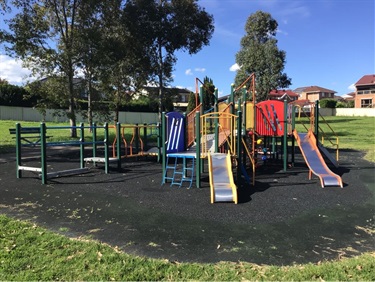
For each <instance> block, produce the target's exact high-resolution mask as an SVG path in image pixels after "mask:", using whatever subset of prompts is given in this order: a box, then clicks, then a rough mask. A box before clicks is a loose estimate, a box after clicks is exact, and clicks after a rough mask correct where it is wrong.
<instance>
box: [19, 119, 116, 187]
mask: <svg viewBox="0 0 375 282" xmlns="http://www.w3.org/2000/svg"><path fill="white" fill-rule="evenodd" d="M27 129H28V128H27V127H22V126H21V124H19V123H17V124H16V128H15V134H16V136H15V139H16V172H17V178H21V177H22V172H23V171H32V172H39V173H40V174H39V177H40V178H41V180H42V184H47V180H48V179H51V178H55V177H61V176H67V175H75V174H82V173H85V172H87V171H88V167H85V162H87V161H89V160H90V159H91V160H95V159H96V158H97V146H98V145H102V146H103V147H104V154H105V156H104V158H103V159H104V160H105V172H106V173H108V171H109V162H110V161H114V160H113V159H110V158H109V154H108V125H107V124H105V125H104V126H96V125H93V126H91V127H87V126H86V127H85V126H84V125H83V124H81V125H80V126H73V127H72V126H48V127H47V126H46V124H45V123H41V124H40V127H39V129H38V131H36V130H35V129H36V128H34V137H37V138H38V140H37V141H34V142H33V143H32V144H31V143H30V142H28V141H27V137H25V136H24V135H23V134H24V132H25V131H26V132H27ZM62 129H69V130H71V129H75V130H79V132H80V139H79V140H78V141H74V140H73V141H58V142H47V135H46V132H47V130H62ZM85 129H91V130H92V141H85V135H84V131H85ZM98 129H103V130H104V140H97V135H96V134H97V130H98ZM35 134H38V135H37V136H36V135H35ZM25 139H26V140H25ZM36 145H38V146H40V167H32V166H25V165H23V163H24V160H23V159H22V147H28V146H36ZM88 145H90V146H92V155H93V156H92V157H91V158H88V159H85V158H84V153H83V152H84V150H85V146H88ZM57 146H59V147H68V146H78V147H79V151H80V162H79V168H74V169H69V170H62V171H54V172H48V170H47V148H48V147H57Z"/></svg>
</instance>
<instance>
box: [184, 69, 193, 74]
mask: <svg viewBox="0 0 375 282" xmlns="http://www.w3.org/2000/svg"><path fill="white" fill-rule="evenodd" d="M185 74H186V75H193V72H192V71H191V69H187V70H186V71H185Z"/></svg>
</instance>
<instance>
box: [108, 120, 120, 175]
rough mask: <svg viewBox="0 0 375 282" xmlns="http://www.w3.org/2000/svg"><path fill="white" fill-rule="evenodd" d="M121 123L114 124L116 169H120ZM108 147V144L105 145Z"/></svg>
mask: <svg viewBox="0 0 375 282" xmlns="http://www.w3.org/2000/svg"><path fill="white" fill-rule="evenodd" d="M121 144H122V142H121V123H119V122H117V123H116V156H117V168H118V169H121ZM107 145H108V146H109V143H108V144H107Z"/></svg>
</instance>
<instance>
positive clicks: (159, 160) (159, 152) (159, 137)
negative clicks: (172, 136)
mask: <svg viewBox="0 0 375 282" xmlns="http://www.w3.org/2000/svg"><path fill="white" fill-rule="evenodd" d="M157 130H158V136H157V140H158V163H160V162H161V149H162V144H161V143H162V141H161V124H160V122H158V123H157Z"/></svg>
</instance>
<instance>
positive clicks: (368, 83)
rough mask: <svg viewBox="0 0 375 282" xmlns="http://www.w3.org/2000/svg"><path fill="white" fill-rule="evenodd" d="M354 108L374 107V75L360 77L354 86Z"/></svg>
mask: <svg viewBox="0 0 375 282" xmlns="http://www.w3.org/2000/svg"><path fill="white" fill-rule="evenodd" d="M354 85H355V88H356V91H355V98H354V107H355V108H374V107H375V103H374V102H375V74H368V75H364V76H362V78H361V79H360V80H358V81H357V83H355V84H354Z"/></svg>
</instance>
